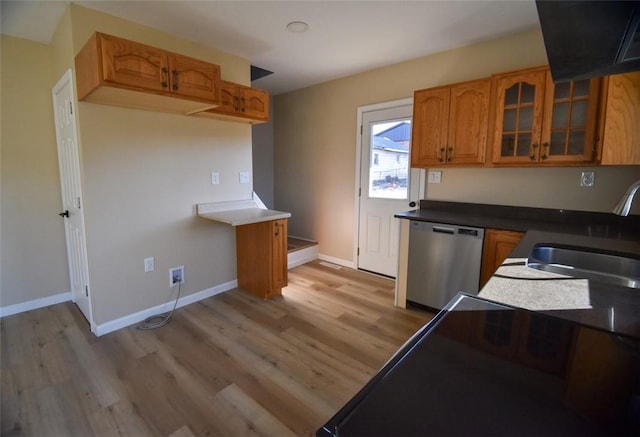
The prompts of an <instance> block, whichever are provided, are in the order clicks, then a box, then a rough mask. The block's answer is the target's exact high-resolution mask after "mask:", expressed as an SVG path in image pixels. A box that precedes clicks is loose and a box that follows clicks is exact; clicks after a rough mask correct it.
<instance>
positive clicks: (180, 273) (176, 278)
mask: <svg viewBox="0 0 640 437" xmlns="http://www.w3.org/2000/svg"><path fill="white" fill-rule="evenodd" d="M184 281H185V279H184V266H180V267H174V268H172V269H169V287H175V286H176V285H178V284H184Z"/></svg>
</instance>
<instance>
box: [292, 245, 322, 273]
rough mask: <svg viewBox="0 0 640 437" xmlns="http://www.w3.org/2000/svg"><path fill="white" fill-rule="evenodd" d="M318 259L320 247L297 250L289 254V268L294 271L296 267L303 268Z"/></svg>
mask: <svg viewBox="0 0 640 437" xmlns="http://www.w3.org/2000/svg"><path fill="white" fill-rule="evenodd" d="M316 259H318V245H317V244H316V245H315V246H311V247H305V248H304V249H299V250H296V251H295V252H290V253H288V254H287V268H289V269H292V268H294V267H298V266H301V265H302V264H306V263H308V262H311V261H313V260H316Z"/></svg>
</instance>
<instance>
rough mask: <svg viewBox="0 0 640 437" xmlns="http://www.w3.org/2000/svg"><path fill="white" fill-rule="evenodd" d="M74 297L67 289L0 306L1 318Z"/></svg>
mask: <svg viewBox="0 0 640 437" xmlns="http://www.w3.org/2000/svg"><path fill="white" fill-rule="evenodd" d="M72 297H73V296H72V294H71V292H70V291H67V292H65V293H60V294H54V295H53V296H47V297H41V298H39V299H34V300H30V301H27V302H22V303H17V304H15V305H8V306H6V307H0V318H2V317H6V316H12V315H14V314H18V313H24V312H25V311H31V310H37V309H38V308H44V307H48V306H49V305H55V304H57V303H62V302H67V301H70V300H71V299H72Z"/></svg>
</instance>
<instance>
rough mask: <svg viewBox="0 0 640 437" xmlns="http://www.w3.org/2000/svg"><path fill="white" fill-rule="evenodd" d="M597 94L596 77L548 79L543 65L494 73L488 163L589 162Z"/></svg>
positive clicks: (595, 119) (593, 138)
mask: <svg viewBox="0 0 640 437" xmlns="http://www.w3.org/2000/svg"><path fill="white" fill-rule="evenodd" d="M599 94H600V79H591V80H589V79H586V80H580V81H574V82H564V83H559V84H554V83H553V80H552V78H551V73H550V72H549V69H548V68H538V69H529V70H524V71H521V72H515V73H511V74H505V75H500V76H497V77H496V106H497V107H496V123H495V127H494V129H495V130H494V142H493V162H494V163H503V164H508V163H514V164H515V163H520V164H524V163H530V164H536V165H538V164H544V163H585V162H592V161H593V160H594V159H595V157H596V154H595V150H596V140H597V138H596V122H597V110H598V99H599Z"/></svg>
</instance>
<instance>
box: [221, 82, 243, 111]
mask: <svg viewBox="0 0 640 437" xmlns="http://www.w3.org/2000/svg"><path fill="white" fill-rule="evenodd" d="M238 88H239V87H238V85H237V84H235V83H233V82H227V81H222V84H221V86H220V106H218V107H216V108H215V111H217V112H226V113H230V114H235V113H236V112H237V111H238V109H239V101H238V95H239V94H240V90H239V89H238Z"/></svg>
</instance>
